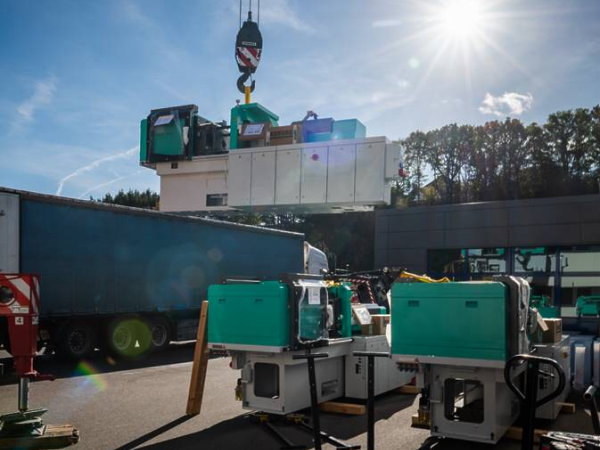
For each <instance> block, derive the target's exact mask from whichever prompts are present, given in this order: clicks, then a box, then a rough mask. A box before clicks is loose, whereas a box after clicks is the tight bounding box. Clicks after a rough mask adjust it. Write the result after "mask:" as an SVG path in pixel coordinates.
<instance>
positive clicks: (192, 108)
mask: <svg viewBox="0 0 600 450" xmlns="http://www.w3.org/2000/svg"><path fill="white" fill-rule="evenodd" d="M228 145H229V126H228V125H227V124H226V123H225V122H219V123H215V122H211V121H209V120H207V119H205V118H204V117H201V116H199V115H198V107H197V106H196V105H181V106H170V107H168V108H159V109H153V110H152V111H150V114H149V115H148V117H146V118H145V119H142V121H141V123H140V164H141V165H143V166H147V167H153V166H154V165H155V164H156V163H159V162H166V161H171V162H174V161H183V160H191V159H192V158H194V157H196V156H202V155H213V154H219V153H225V152H227V151H228V150H229V148H228Z"/></svg>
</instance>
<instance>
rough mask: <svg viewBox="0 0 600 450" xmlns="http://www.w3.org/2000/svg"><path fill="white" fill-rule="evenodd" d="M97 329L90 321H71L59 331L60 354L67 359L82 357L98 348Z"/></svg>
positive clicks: (57, 346)
mask: <svg viewBox="0 0 600 450" xmlns="http://www.w3.org/2000/svg"><path fill="white" fill-rule="evenodd" d="M96 342H97V333H96V329H95V328H94V327H93V326H92V325H91V324H90V323H88V322H85V321H76V322H69V323H68V324H66V325H65V327H64V328H63V329H62V331H61V332H60V333H59V340H58V343H57V345H56V349H57V351H58V354H59V355H60V356H62V357H63V358H67V359H82V358H85V357H87V356H89V355H90V354H91V353H92V352H93V351H94V349H95V348H96Z"/></svg>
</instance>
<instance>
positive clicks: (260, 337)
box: [208, 281, 328, 349]
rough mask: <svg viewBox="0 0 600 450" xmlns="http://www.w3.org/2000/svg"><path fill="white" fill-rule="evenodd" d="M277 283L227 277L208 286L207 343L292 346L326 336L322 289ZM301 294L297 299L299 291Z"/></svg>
mask: <svg viewBox="0 0 600 450" xmlns="http://www.w3.org/2000/svg"><path fill="white" fill-rule="evenodd" d="M290 289H291V288H290V285H289V284H287V283H285V282H280V281H262V282H252V281H245V282H244V281H241V282H240V281H232V282H227V283H224V284H217V285H211V286H210V287H209V288H208V306H209V309H208V310H209V313H208V342H209V343H210V344H224V346H225V347H227V344H230V347H234V346H237V347H239V346H252V347H256V346H264V347H276V348H278V349H284V348H292V349H295V348H297V347H298V346H299V345H303V344H308V343H314V342H316V341H319V340H321V339H324V338H327V337H328V336H327V329H326V321H327V316H326V311H327V308H326V305H327V293H326V292H325V288H324V287H318V288H317V289H319V291H318V295H317V302H316V304H314V302H310V301H309V300H308V298H309V293H308V291H306V290H303V289H302V288H296V287H295V288H294V290H295V291H294V296H293V298H290V295H289V292H290ZM300 293H302V295H303V297H302V299H300V297H301V296H302V295H300Z"/></svg>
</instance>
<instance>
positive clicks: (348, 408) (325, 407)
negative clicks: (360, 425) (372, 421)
mask: <svg viewBox="0 0 600 450" xmlns="http://www.w3.org/2000/svg"><path fill="white" fill-rule="evenodd" d="M319 409H320V410H321V411H323V412H329V413H336V414H345V415H348V416H363V415H364V414H365V413H366V412H367V408H366V407H365V405H357V404H356V403H342V402H323V403H321V404H319Z"/></svg>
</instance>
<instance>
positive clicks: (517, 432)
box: [504, 427, 548, 443]
mask: <svg viewBox="0 0 600 450" xmlns="http://www.w3.org/2000/svg"><path fill="white" fill-rule="evenodd" d="M546 433H548V430H538V429H536V430H534V431H533V442H535V443H538V442H540V437H541V436H542V435H544V434H546ZM504 437H505V438H507V439H512V440H514V441H520V440H522V439H523V428H521V427H510V428H509V429H508V430H506V434H505V435H504Z"/></svg>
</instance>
